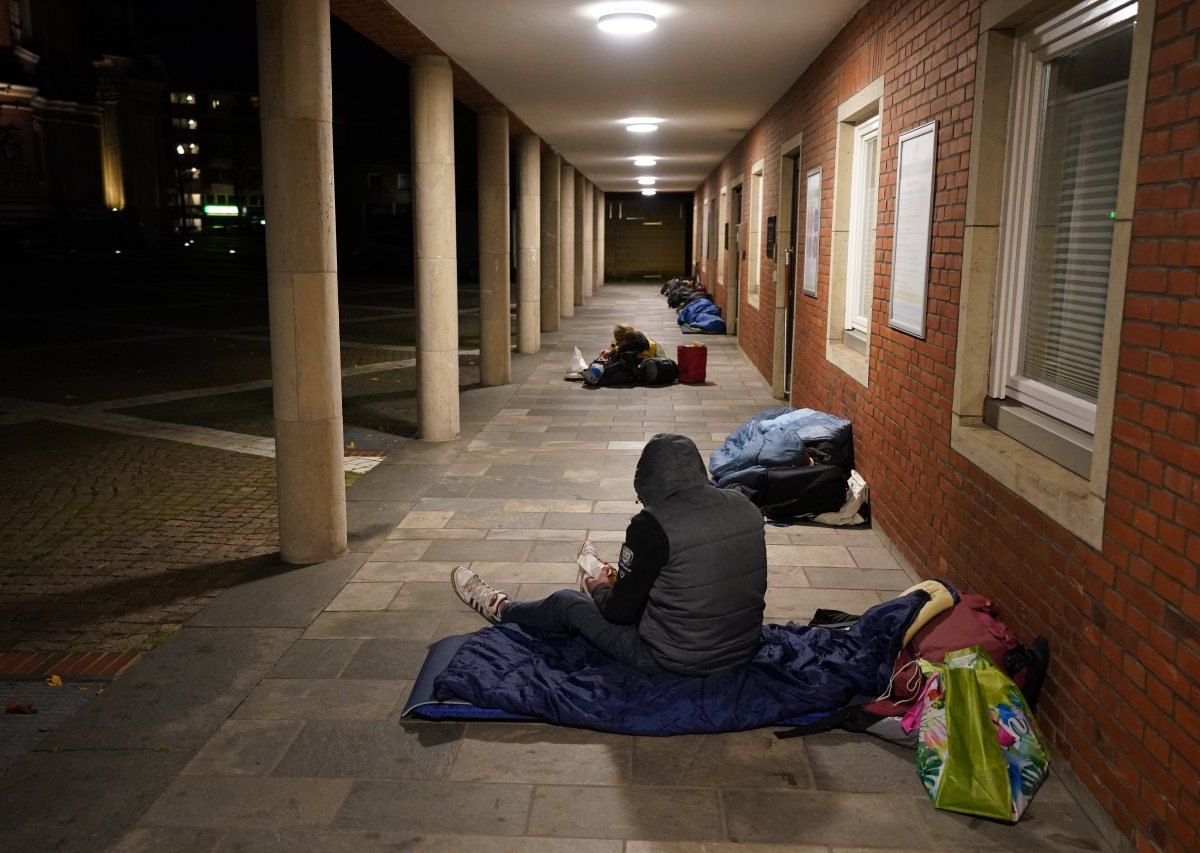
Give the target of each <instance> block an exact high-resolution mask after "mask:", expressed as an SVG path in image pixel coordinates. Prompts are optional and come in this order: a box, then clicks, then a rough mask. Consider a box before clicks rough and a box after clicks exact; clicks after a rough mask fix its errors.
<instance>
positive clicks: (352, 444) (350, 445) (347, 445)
mask: <svg viewBox="0 0 1200 853" xmlns="http://www.w3.org/2000/svg"><path fill="white" fill-rule="evenodd" d="M346 449H347V450H353V449H354V442H353V441H348V442H346Z"/></svg>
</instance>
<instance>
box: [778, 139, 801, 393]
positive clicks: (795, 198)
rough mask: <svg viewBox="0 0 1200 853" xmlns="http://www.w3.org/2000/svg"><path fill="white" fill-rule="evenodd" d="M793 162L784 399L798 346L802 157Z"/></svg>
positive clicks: (789, 389) (785, 274) (786, 250)
mask: <svg viewBox="0 0 1200 853" xmlns="http://www.w3.org/2000/svg"><path fill="white" fill-rule="evenodd" d="M788 159H789V160H791V161H792V209H791V210H790V211H789V215H790V216H791V217H792V227H791V228H790V229H789V231H788V244H787V245H786V246H784V247H783V261H784V269H783V281H784V287H786V288H787V310H786V312H785V314H784V317H785V319H784V333H783V397H784V399H785V400H790V399H791V396H792V358H793V352H794V349H795V344H796V269H797V267H799V266H800V265H799V264H797V263H796V232H798V231H799V230H800V222H801V219H800V211H801V210H802V209H803V208H802V207H801V204H802V202H801V197H800V155H798V154H796V155H792V156H790V157H788Z"/></svg>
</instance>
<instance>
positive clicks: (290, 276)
mask: <svg viewBox="0 0 1200 853" xmlns="http://www.w3.org/2000/svg"><path fill="white" fill-rule="evenodd" d="M285 69H286V74H285ZM258 78H259V83H258V86H259V89H258V91H259V117H260V120H261V123H262V155H263V156H262V160H263V194H264V195H265V196H266V214H267V221H268V222H270V223H271V225H270V227H269V228H268V229H267V298H268V306H269V310H270V323H271V382H272V393H273V398H274V410H275V470H276V476H277V481H278V486H277V488H278V492H279V498H278V499H279V550H280V555H281V556H282V557H283V559H284V561H285V562H288V563H319V562H322V561H324V560H331V559H333V558H334V557H337V556H340V555H341V554H343V553H345V551H346V474H345V464H344V462H343V445H342V441H343V435H342V365H341V350H340V339H339V334H338V303H337V239H336V235H335V233H334V215H333V211H334V201H333V124H332V120H333V101H332V94H331V88H330V59H329V0H259V2H258Z"/></svg>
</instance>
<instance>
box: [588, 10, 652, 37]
mask: <svg viewBox="0 0 1200 853" xmlns="http://www.w3.org/2000/svg"><path fill="white" fill-rule="evenodd" d="M596 26H598V27H599V28H600V29H601V30H603V31H604V32H606V33H613V34H614V35H620V36H632V35H638V34H640V33H648V32H650V31H651V30H652V29H654V28H655V27H657V26H658V21H657V20H656V19H655V17H654V16H653V15H651V14H650V13H649V12H609V13H608V14H607V15H601V16H600V18H599V19H598V20H597V21H596Z"/></svg>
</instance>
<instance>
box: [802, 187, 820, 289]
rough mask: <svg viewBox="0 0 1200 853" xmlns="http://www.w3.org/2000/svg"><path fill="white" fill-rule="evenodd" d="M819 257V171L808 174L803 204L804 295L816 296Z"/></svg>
mask: <svg viewBox="0 0 1200 853" xmlns="http://www.w3.org/2000/svg"><path fill="white" fill-rule="evenodd" d="M820 257H821V169H820V168H819V167H818V168H816V169H813V170H812V171H810V172H809V173H808V186H807V197H806V199H805V202H804V295H805V296H816V295H817V263H818V260H819V258H820Z"/></svg>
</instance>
